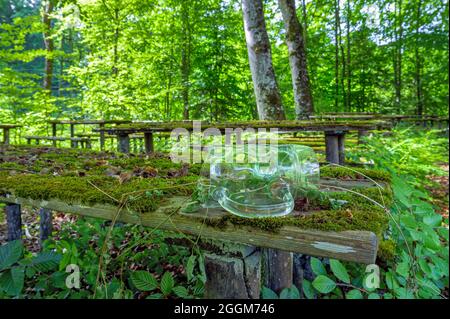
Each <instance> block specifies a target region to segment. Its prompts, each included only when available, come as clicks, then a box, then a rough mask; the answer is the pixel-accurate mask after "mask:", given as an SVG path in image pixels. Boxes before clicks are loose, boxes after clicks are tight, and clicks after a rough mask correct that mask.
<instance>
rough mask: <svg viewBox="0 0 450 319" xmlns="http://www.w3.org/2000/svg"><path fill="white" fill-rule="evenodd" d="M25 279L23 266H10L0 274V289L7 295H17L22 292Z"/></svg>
mask: <svg viewBox="0 0 450 319" xmlns="http://www.w3.org/2000/svg"><path fill="white" fill-rule="evenodd" d="M24 279H25V268H24V267H12V268H11V269H8V270H7V271H5V272H3V273H2V274H1V275H0V289H1V290H3V291H4V292H6V293H7V294H8V295H9V296H18V295H20V293H21V292H22V289H23V284H24Z"/></svg>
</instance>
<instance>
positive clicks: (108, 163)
mask: <svg viewBox="0 0 450 319" xmlns="http://www.w3.org/2000/svg"><path fill="white" fill-rule="evenodd" d="M200 168H201V165H199V164H197V165H183V164H175V163H173V162H172V161H171V160H170V158H168V156H166V155H163V154H153V155H151V156H147V155H130V154H128V155H127V154H117V153H111V152H95V151H92V150H74V149H61V148H49V147H29V146H26V147H25V146H21V147H17V146H16V147H13V146H9V147H1V148H0V196H6V195H8V194H11V195H13V196H15V197H20V198H29V199H35V200H50V199H58V200H61V201H64V202H66V203H68V204H72V203H73V204H85V205H95V204H106V205H113V206H118V201H122V202H126V206H125V207H126V209H129V210H131V211H133V212H135V213H138V214H151V212H153V211H155V210H156V209H157V208H158V207H160V206H161V205H162V204H163V203H165V202H166V201H167V199H168V198H170V197H171V196H180V195H181V196H190V195H191V194H192V193H193V192H194V191H195V189H196V182H197V179H198V177H199V172H200ZM364 176H367V177H369V178H371V179H374V180H376V181H377V182H383V184H384V185H386V184H388V183H389V182H390V175H389V174H388V173H387V172H383V171H379V170H374V169H363V168H352V169H349V168H345V167H334V166H327V167H322V168H321V177H322V178H328V179H337V180H362V179H365V177H364ZM354 191H355V192H357V193H358V194H355V193H349V192H328V193H327V195H326V196H325V197H323V198H322V197H321V198H320V199H313V200H311V201H310V203H309V210H310V211H312V213H311V214H300V215H299V216H287V217H281V218H280V217H276V218H259V219H248V218H242V217H238V216H234V215H231V214H226V215H224V216H223V217H221V218H219V219H206V220H205V222H206V224H207V225H209V226H210V227H217V228H222V227H229V225H233V227H239V226H250V227H254V228H258V229H262V230H265V231H269V232H277V231H278V230H279V229H280V228H281V227H283V226H294V227H299V228H303V229H316V230H323V231H346V230H366V231H371V232H374V233H375V234H376V235H377V236H378V238H379V239H381V238H383V233H384V232H385V230H386V229H387V227H388V217H387V214H386V213H385V211H384V210H383V208H381V207H379V206H377V205H375V204H374V203H373V202H371V201H370V200H368V199H367V198H371V199H372V200H374V201H376V202H379V203H380V204H382V205H384V206H386V207H389V206H390V204H391V202H392V193H391V190H390V188H389V187H385V188H384V189H380V188H378V187H366V188H358V189H354ZM330 199H332V200H334V201H336V200H340V201H345V204H344V205H342V206H340V207H333V205H332V201H330ZM192 218H195V216H193V217H192ZM383 247H384V248H383ZM380 249H385V250H386V252H385V253H384V255H385V256H388V255H389V251H390V250H392V245H391V246H390V245H388V244H383V245H380Z"/></svg>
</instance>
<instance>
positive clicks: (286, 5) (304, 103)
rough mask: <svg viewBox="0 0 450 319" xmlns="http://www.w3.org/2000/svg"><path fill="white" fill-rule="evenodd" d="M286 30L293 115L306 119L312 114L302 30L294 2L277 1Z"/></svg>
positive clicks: (288, 0) (293, 0)
mask: <svg viewBox="0 0 450 319" xmlns="http://www.w3.org/2000/svg"><path fill="white" fill-rule="evenodd" d="M278 4H279V6H280V9H281V13H282V15H283V20H284V25H285V29H286V44H287V47H288V51H289V64H290V66H291V74H292V84H293V87H294V101H295V113H296V115H297V118H298V119H304V118H308V117H309V116H310V115H311V114H313V112H314V106H313V99H312V94H311V88H310V81H309V74H308V65H307V61H306V48H305V42H304V39H303V28H302V25H301V24H300V22H299V21H298V18H297V14H296V9H295V0H278Z"/></svg>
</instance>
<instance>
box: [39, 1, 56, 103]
mask: <svg viewBox="0 0 450 319" xmlns="http://www.w3.org/2000/svg"><path fill="white" fill-rule="evenodd" d="M43 6H44V11H43V14H42V23H43V24H44V34H43V35H44V48H45V50H46V51H47V52H46V55H45V67H44V82H43V85H42V87H43V89H44V90H45V91H46V92H47V93H48V94H49V95H51V90H52V77H53V49H54V44H53V39H52V38H51V29H52V25H51V19H50V15H51V14H52V12H53V1H52V0H48V1H46V2H44V3H43Z"/></svg>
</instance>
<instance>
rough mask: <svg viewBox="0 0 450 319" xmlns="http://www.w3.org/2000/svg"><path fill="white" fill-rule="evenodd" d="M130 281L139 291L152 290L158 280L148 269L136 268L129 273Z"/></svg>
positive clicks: (156, 285)
mask: <svg viewBox="0 0 450 319" xmlns="http://www.w3.org/2000/svg"><path fill="white" fill-rule="evenodd" d="M131 282H132V283H133V285H134V286H135V287H136V288H137V289H139V290H141V291H152V290H154V289H156V288H157V287H158V281H157V280H156V279H155V277H153V275H152V274H150V273H149V272H148V271H144V270H138V271H134V272H132V273H131Z"/></svg>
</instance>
